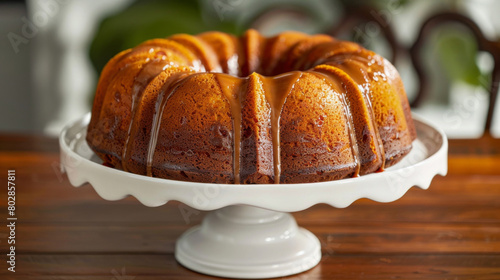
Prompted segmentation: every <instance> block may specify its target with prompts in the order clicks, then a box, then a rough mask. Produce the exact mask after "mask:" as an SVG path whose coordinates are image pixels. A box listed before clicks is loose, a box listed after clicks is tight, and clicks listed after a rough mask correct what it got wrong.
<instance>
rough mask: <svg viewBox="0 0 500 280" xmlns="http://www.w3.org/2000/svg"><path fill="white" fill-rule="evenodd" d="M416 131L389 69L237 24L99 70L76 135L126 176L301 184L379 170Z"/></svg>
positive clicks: (361, 54)
mask: <svg viewBox="0 0 500 280" xmlns="http://www.w3.org/2000/svg"><path fill="white" fill-rule="evenodd" d="M415 138H416V132H415V128H414V125H413V121H412V118H411V115H410V108H409V105H408V100H407V97H406V94H405V91H404V88H403V84H402V82H401V79H400V77H399V74H398V72H397V71H396V69H395V68H394V66H393V65H392V64H391V63H389V62H388V61H387V60H385V59H384V58H382V57H381V56H379V55H377V54H375V53H373V52H371V51H369V50H366V49H364V48H362V47H361V46H359V45H358V44H355V43H352V42H346V41H340V40H336V39H334V38H332V37H330V36H327V35H306V34H303V33H299V32H283V33H281V34H278V35H276V36H274V37H271V38H265V37H263V36H262V35H261V34H259V32H257V31H255V30H248V31H247V32H246V33H245V34H244V35H243V36H242V37H240V38H238V37H235V36H232V35H229V34H225V33H221V32H207V33H203V34H199V35H197V36H191V35H186V34H179V35H173V36H171V37H168V38H166V39H154V40H149V41H146V42H144V43H142V44H140V45H139V46H137V47H135V48H133V49H129V50H125V51H123V52H121V53H119V54H117V55H116V56H115V57H114V58H113V59H111V60H110V61H109V62H108V63H107V65H106V66H105V68H104V69H103V71H102V73H101V76H100V79H99V82H98V86H97V91H96V95H95V100H94V105H93V108H92V118H91V120H90V123H89V126H88V131H87V138H86V139H87V142H88V144H89V146H90V147H91V148H92V150H93V151H94V152H95V153H96V154H97V155H98V156H99V157H100V158H101V159H102V160H103V161H104V163H105V164H107V165H110V166H113V167H115V168H118V169H122V170H125V171H128V172H132V173H137V174H143V175H147V176H153V177H160V178H168V179H174V180H184V181H195V182H213V183H235V184H251V183H259V184H263V183H306V182H319V181H327V180H336V179H341V178H346V177H355V176H358V175H363V174H367V173H371V172H376V171H381V170H383V169H384V167H388V166H390V165H393V164H395V163H396V162H398V161H399V160H401V159H402V158H403V157H404V156H405V155H406V154H408V152H409V151H410V150H411V147H412V141H413V140H414V139H415Z"/></svg>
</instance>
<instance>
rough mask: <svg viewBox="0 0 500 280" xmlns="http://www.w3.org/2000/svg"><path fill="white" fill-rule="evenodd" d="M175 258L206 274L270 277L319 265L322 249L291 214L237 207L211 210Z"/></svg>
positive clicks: (180, 243)
mask: <svg viewBox="0 0 500 280" xmlns="http://www.w3.org/2000/svg"><path fill="white" fill-rule="evenodd" d="M175 258H176V259H177V261H179V262H180V263H181V264H182V265H183V266H185V267H187V268H189V269H191V270H194V271H197V272H200V273H204V274H209V275H214V276H221V277H229V278H247V279H251V278H272V277H282V276H287V275H292V274H297V273H300V272H303V271H306V270H309V269H311V268H313V267H314V266H316V264H318V263H319V261H320V259H321V246H320V242H319V240H318V238H317V237H316V236H314V235H313V234H312V233H311V232H309V231H307V230H305V229H303V228H299V227H298V226H297V223H296V222H295V219H294V218H293V216H292V215H290V214H288V213H281V212H275V211H270V210H265V209H262V208H258V207H253V206H245V205H235V206H228V207H224V208H221V209H219V210H216V211H212V212H210V213H209V214H208V215H207V216H206V217H205V219H204V220H203V222H202V224H201V225H200V226H197V227H194V228H192V229H190V230H188V231H187V232H186V233H184V234H183V235H182V236H181V237H180V239H179V240H178V241H177V244H176V248H175Z"/></svg>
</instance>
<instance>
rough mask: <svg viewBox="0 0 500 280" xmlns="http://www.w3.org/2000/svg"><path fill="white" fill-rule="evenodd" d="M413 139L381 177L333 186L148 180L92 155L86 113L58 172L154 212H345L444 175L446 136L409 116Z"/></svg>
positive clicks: (68, 137) (67, 140) (64, 147)
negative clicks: (325, 208) (172, 208)
mask: <svg viewBox="0 0 500 280" xmlns="http://www.w3.org/2000/svg"><path fill="white" fill-rule="evenodd" d="M413 118H414V121H415V126H416V128H417V139H416V140H415V141H414V142H413V149H412V151H411V152H410V154H408V155H407V156H406V157H405V158H404V159H403V160H402V161H401V162H400V163H398V164H396V165H394V166H392V167H390V168H388V169H387V170H385V171H384V172H380V173H372V174H368V175H364V176H360V177H356V178H348V179H342V180H337V181H328V182H317V183H301V184H260V185H234V184H214V183H197V182H184V181H175V180H168V179H162V178H152V177H148V176H144V175H137V174H133V173H129V172H124V171H121V170H118V169H114V168H111V167H107V166H104V165H102V164H101V161H100V159H99V158H97V156H96V155H95V154H94V153H93V152H92V151H91V150H90V148H89V147H88V145H87V143H86V141H85V135H86V130H87V125H88V123H89V121H90V113H89V114H87V115H85V116H84V117H82V118H81V119H79V120H77V121H75V122H73V123H71V124H69V125H68V126H66V127H65V128H64V129H63V130H62V132H61V134H60V138H59V143H60V149H61V169H62V170H63V172H66V173H67V175H68V178H69V181H70V183H71V184H72V185H73V186H75V187H79V186H82V185H84V184H85V183H87V182H88V183H90V184H91V185H92V186H93V188H94V189H95V191H96V192H97V193H98V194H99V195H100V196H101V197H102V198H103V199H106V200H120V199H123V198H125V197H126V196H129V195H131V196H134V197H135V198H137V200H139V201H140V202H141V203H142V204H144V205H146V206H149V207H157V206H161V205H163V204H165V203H167V202H168V201H170V200H177V201H180V202H182V203H185V204H187V205H189V206H191V207H193V208H196V209H198V210H215V209H220V208H222V207H225V206H230V205H241V204H243V205H251V206H256V207H261V208H265V209H269V210H274V211H280V212H295V211H301V210H304V209H307V208H309V207H311V206H313V205H315V204H319V203H326V204H329V205H331V206H333V207H336V208H344V207H347V206H349V205H350V204H351V203H353V202H354V201H356V200H358V199H361V198H368V199H371V200H374V201H378V202H391V201H395V200H397V199H399V198H400V197H402V196H403V195H404V194H405V193H406V192H407V191H408V189H410V188H411V187H412V186H418V187H420V188H422V189H427V188H428V187H429V185H430V183H431V181H432V179H433V177H434V176H435V175H437V174H440V175H442V176H445V175H446V173H447V169H448V158H447V154H448V141H447V138H446V135H445V134H444V132H443V131H442V130H441V129H439V128H437V127H435V126H433V125H432V124H430V123H429V122H428V121H425V120H424V119H423V118H422V117H419V116H417V115H415V114H413Z"/></svg>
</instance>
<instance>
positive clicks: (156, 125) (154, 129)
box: [146, 72, 197, 177]
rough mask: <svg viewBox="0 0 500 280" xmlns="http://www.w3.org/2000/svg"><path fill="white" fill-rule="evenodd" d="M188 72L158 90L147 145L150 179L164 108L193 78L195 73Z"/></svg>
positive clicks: (173, 78)
mask: <svg viewBox="0 0 500 280" xmlns="http://www.w3.org/2000/svg"><path fill="white" fill-rule="evenodd" d="M190 74H191V75H189V73H188V72H177V73H174V74H173V75H171V76H169V77H168V78H167V80H166V83H165V84H164V85H163V86H162V88H161V89H160V92H159V94H158V96H157V99H156V104H155V108H158V109H157V110H156V111H155V113H154V114H153V122H152V126H151V134H150V140H149V143H148V149H147V158H146V175H147V176H150V177H152V176H153V173H152V164H153V160H154V153H155V149H156V145H157V143H158V135H159V131H160V125H161V119H162V116H163V112H164V110H165V106H166V105H167V102H168V100H169V99H170V97H171V96H172V95H173V94H174V93H175V91H176V90H177V89H178V88H179V87H180V86H181V85H183V84H184V83H185V82H187V80H189V79H190V78H193V77H194V75H196V74H197V73H190ZM167 92H168V95H167V96H166V97H165V94H166V93H167Z"/></svg>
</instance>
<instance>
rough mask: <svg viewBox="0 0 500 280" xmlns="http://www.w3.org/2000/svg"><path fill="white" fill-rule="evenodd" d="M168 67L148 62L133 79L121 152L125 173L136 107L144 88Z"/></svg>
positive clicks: (152, 61)
mask: <svg viewBox="0 0 500 280" xmlns="http://www.w3.org/2000/svg"><path fill="white" fill-rule="evenodd" d="M167 65H168V61H166V60H164V59H154V60H149V61H148V62H147V63H146V65H144V66H143V67H142V69H141V70H140V71H139V73H138V74H137V76H136V77H135V79H134V84H133V86H132V93H131V97H132V106H131V111H130V113H131V117H130V123H129V126H128V131H127V138H125V145H124V146H123V151H122V169H123V170H124V171H127V161H128V160H129V150H130V147H129V145H130V134H131V132H132V127H133V124H134V118H135V113H136V111H137V108H138V107H139V106H137V105H138V104H139V103H140V98H141V96H142V93H143V92H144V89H146V86H147V85H148V84H149V82H151V80H152V79H153V78H154V77H156V76H157V75H158V74H159V73H160V72H161V71H163V70H164V68H165V67H166V66H167Z"/></svg>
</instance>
